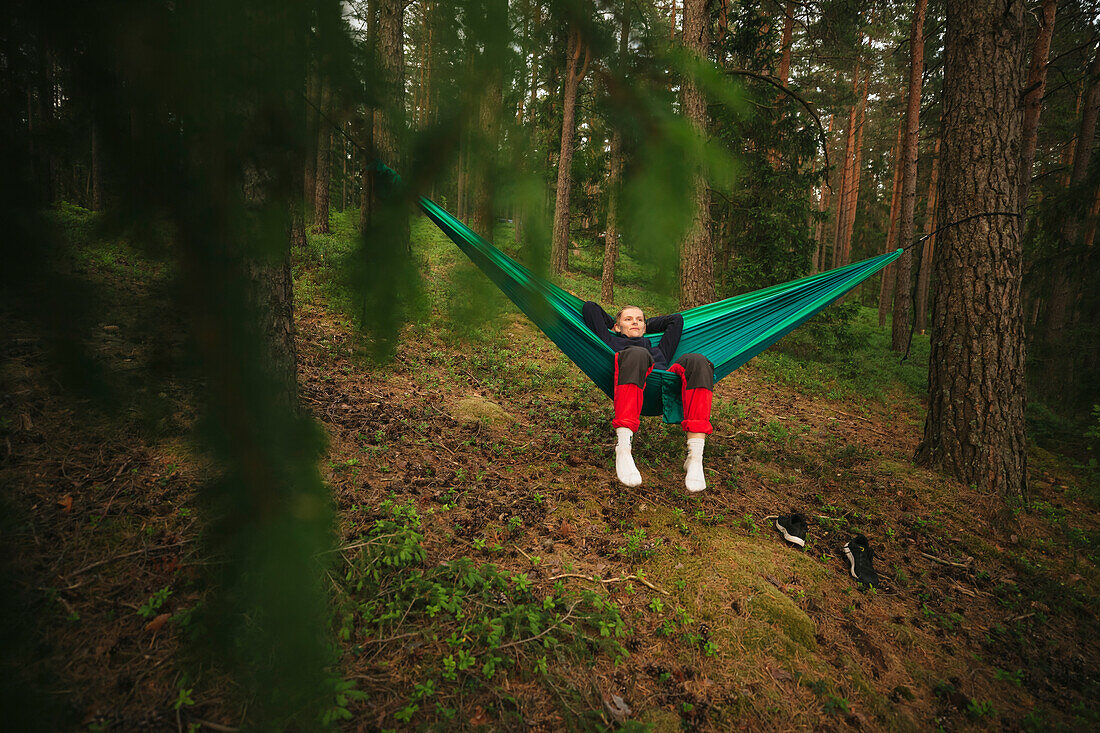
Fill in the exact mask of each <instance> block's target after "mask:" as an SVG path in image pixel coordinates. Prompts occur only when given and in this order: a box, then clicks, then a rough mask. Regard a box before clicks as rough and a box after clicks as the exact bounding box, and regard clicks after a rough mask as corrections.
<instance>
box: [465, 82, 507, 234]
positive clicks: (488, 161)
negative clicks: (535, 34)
mask: <svg viewBox="0 0 1100 733" xmlns="http://www.w3.org/2000/svg"><path fill="white" fill-rule="evenodd" d="M501 103H502V92H501V86H500V82H499V80H495V79H494V80H493V81H490V82H489V88H488V89H486V90H485V91H484V92H483V94H482V98H481V107H480V110H479V115H478V116H479V123H480V134H481V136H482V137H481V140H482V145H481V146H480V148H481V155H479V156H478V158H479V160H478V163H477V164H476V165H474V166H473V167H472V175H471V176H470V178H472V179H473V180H472V186H471V188H472V189H473V191H472V193H473V202H472V203H473V207H472V209H473V210H472V216H471V220H470V228H471V229H473V230H474V231H475V232H477V233H478V234H480V235H481V236H482V238H484V239H485V240H486V241H488V242H491V241H492V240H493V221H494V220H495V217H494V215H493V200H494V195H493V189H494V186H493V175H492V168H493V166H492V161H493V160H494V159H495V152H496V144H497V135H498V130H499V128H500V121H499V117H498V114H499V111H500V108H501Z"/></svg>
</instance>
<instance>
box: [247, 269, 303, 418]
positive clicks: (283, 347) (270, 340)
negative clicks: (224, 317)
mask: <svg viewBox="0 0 1100 733" xmlns="http://www.w3.org/2000/svg"><path fill="white" fill-rule="evenodd" d="M246 269H247V273H248V281H249V286H250V287H249V298H250V300H251V301H252V303H253V306H254V308H253V313H254V314H255V316H256V317H257V322H256V328H257V331H258V332H259V334H260V336H261V338H262V343H263V344H264V347H265V349H264V352H265V353H264V361H265V364H266V366H267V368H268V369H269V370H270V371H271V373H272V374H273V375H274V376H275V377H276V379H277V381H278V383H279V385H280V386H281V387H283V389H281V390H279V391H278V392H277V393H276V394H275V395H273V397H274V398H277V399H280V400H281V399H286V400H288V403H289V406H290V407H291V408H292V409H293V410H295V411H297V410H298V354H297V351H296V348H295V345H294V279H293V278H292V277H291V272H290V251H289V249H288V250H287V251H286V252H285V253H284V256H282V257H280V258H279V259H278V261H274V262H269V261H267V260H264V261H262V262H261V261H259V260H249V261H248V262H247V263H246Z"/></svg>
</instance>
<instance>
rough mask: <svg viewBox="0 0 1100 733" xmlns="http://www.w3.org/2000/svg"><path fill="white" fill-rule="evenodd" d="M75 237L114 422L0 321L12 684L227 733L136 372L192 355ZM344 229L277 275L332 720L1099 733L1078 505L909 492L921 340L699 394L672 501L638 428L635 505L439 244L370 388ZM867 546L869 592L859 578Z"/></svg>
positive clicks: (86, 723)
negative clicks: (303, 421)
mask: <svg viewBox="0 0 1100 733" xmlns="http://www.w3.org/2000/svg"><path fill="white" fill-rule="evenodd" d="M82 217H85V215H83V214H80V213H79V212H76V213H74V214H71V215H70V220H69V221H68V224H69V226H70V234H71V235H73V236H77V237H80V238H81V239H82V244H81V248H80V250H79V253H78V256H77V257H76V258H75V260H74V261H73V262H70V263H68V267H70V268H71V269H72V272H73V274H74V275H76V276H78V277H80V278H83V279H85V280H89V281H91V282H92V284H93V285H94V286H95V288H96V292H99V293H101V295H102V298H101V301H102V302H101V303H100V305H99V308H98V310H97V311H96V313H98V314H100V318H101V321H100V322H98V323H96V327H95V329H94V330H93V332H92V333H91V334H90V336H89V338H88V341H87V345H88V348H89V350H90V351H91V353H93V354H95V355H96V357H97V360H98V361H99V362H100V363H102V364H104V365H106V366H107V367H109V371H110V373H111V374H113V375H114V378H115V379H116V381H118V382H119V384H121V386H122V387H123V388H124V389H125V390H126V391H127V393H128V394H129V402H128V403H127V406H126V408H125V409H122V410H115V411H114V412H113V413H110V412H109V411H107V410H105V409H104V407H103V406H102V405H97V404H96V403H94V402H89V401H86V400H77V399H75V398H73V397H72V395H71V393H70V392H67V391H65V390H63V389H61V388H60V387H59V384H58V381H57V378H56V375H55V371H56V370H55V367H54V366H53V363H54V362H53V361H51V359H50V356H49V354H48V352H47V350H46V349H47V346H48V343H47V341H46V340H45V339H43V337H42V335H41V334H40V333H39V328H38V327H37V326H36V325H35V324H34V323H33V322H32V321H31V320H30V319H29V318H28V316H27V314H26V313H21V312H18V311H12V312H6V313H4V314H2V320H3V323H2V324H0V325H2V326H3V327H4V329H5V332H6V333H7V334H8V338H7V339H6V340H5V341H4V345H3V354H2V356H0V379H2V385H3V388H2V394H3V395H4V396H3V400H4V402H3V413H2V414H3V422H2V424H0V432H2V434H3V438H4V447H3V450H4V457H3V461H2V463H0V481H3V483H4V484H5V485H7V486H10V487H14V489H15V490H14V492H12V496H11V499H10V500H9V501H10V504H11V506H10V511H9V512H8V513H7V514H8V521H7V526H6V527H5V529H4V540H5V547H4V549H5V552H6V554H7V555H8V556H9V559H10V560H11V561H12V563H11V572H10V573H9V575H10V577H11V580H12V587H13V588H14V589H15V591H16V592H15V593H14V594H13V595H11V596H9V599H8V600H7V603H8V604H9V605H12V606H14V605H17V604H22V605H23V607H29V608H31V609H33V614H31V615H29V616H28V615H27V614H22V615H20V616H18V618H21V619H23V621H22V622H21V623H23V624H24V626H23V627H20V628H18V629H9V631H8V633H9V635H10V636H11V638H12V639H13V640H16V641H18V642H19V643H16V644H13V647H12V648H13V649H14V650H15V654H16V659H18V660H19V664H20V667H21V672H20V674H19V675H18V684H13V685H12V686H11V688H12V689H17V690H20V691H22V692H21V693H20V694H24V695H26V696H27V697H26V698H25V699H27V700H31V699H34V696H35V695H37V696H40V699H41V700H45V701H52V706H51V707H50V708H49V709H52V710H54V711H55V714H56V715H57V719H56V721H42V720H39V721H38V722H39V723H48V725H46V727H47V728H49V727H53V728H59V729H64V728H66V727H69V728H75V729H95V730H107V729H112V730H134V729H138V728H139V727H143V726H144V727H145V728H147V729H150V730H160V729H165V730H175V729H177V728H178V729H184V728H187V727H188V726H189V725H192V726H210V727H212V728H213V729H215V730H217V729H221V730H225V729H227V728H235V727H238V726H240V725H241V723H242V721H244V722H247V708H248V701H247V700H244V699H241V696H240V695H239V693H238V692H237V690H236V689H235V688H234V687H233V685H232V683H231V682H230V681H229V680H227V679H226V678H224V677H223V676H221V675H220V674H218V673H217V672H216V671H214V670H210V669H204V668H201V667H196V666H195V664H194V663H193V661H192V658H191V655H190V654H189V653H188V651H187V650H188V649H189V648H190V645H191V643H192V642H191V641H189V639H190V638H191V636H192V635H193V633H192V632H193V631H194V629H193V628H192V627H191V626H190V625H189V619H190V611H191V610H192V609H193V608H194V607H195V606H196V605H197V604H200V603H201V599H202V577H203V576H202V573H201V570H202V568H203V567H204V564H205V563H207V562H209V561H210V559H209V558H207V557H204V555H203V553H202V549H201V545H200V544H199V543H198V542H196V541H195V540H196V538H197V537H198V532H199V528H200V527H201V526H202V517H201V513H200V512H199V510H198V509H197V507H196V506H195V503H194V502H195V496H194V486H195V484H196V483H197V482H198V481H200V480H201V478H202V477H203V476H204V475H205V473H206V472H207V471H208V468H207V467H206V464H205V463H204V461H203V460H202V458H201V456H198V455H196V451H195V450H194V449H193V448H192V447H191V443H190V441H189V440H188V438H187V435H188V431H189V430H190V428H191V426H192V425H193V422H194V420H195V405H194V397H193V394H192V392H193V389H192V386H191V385H187V384H181V383H173V384H172V386H171V387H169V388H164V389H161V388H158V391H156V392H155V393H151V394H147V393H146V391H147V390H146V388H145V386H144V383H143V379H142V375H143V374H145V373H146V370H150V369H155V368H157V367H158V365H163V364H164V363H166V362H169V361H171V359H178V358H180V356H181V355H180V354H179V353H178V351H179V340H178V336H177V335H174V329H175V328H176V326H175V324H176V320H177V319H175V317H174V316H173V313H172V309H171V305H170V301H169V300H168V298H167V296H166V294H165V291H166V290H167V289H168V288H167V287H166V281H167V280H168V278H169V275H168V274H167V273H166V271H165V270H166V268H165V267H164V266H162V265H158V264H156V263H154V262H152V261H150V260H149V259H148V257H147V256H146V255H143V254H142V253H141V252H139V251H137V250H136V249H135V248H133V247H129V246H127V245H126V244H125V243H120V242H115V241H112V242H100V241H97V240H95V238H94V237H91V236H89V235H88V234H87V231H86V228H84V223H86V222H84V220H83V218H82ZM74 222H75V223H74ZM82 222H83V223H82ZM337 223H338V225H339V226H338V230H337V234H335V235H332V236H330V237H318V238H315V239H313V240H312V241H311V244H310V250H309V251H308V252H304V253H299V254H300V256H299V262H298V264H297V265H296V278H297V283H296V284H297V297H298V303H297V319H298V321H297V325H298V336H299V359H300V380H299V381H300V385H301V394H302V400H303V402H304V404H305V405H306V406H307V408H308V409H309V411H310V412H311V413H312V414H313V415H314V416H315V418H316V419H317V420H318V421H319V422H320V423H321V425H322V426H323V428H324V430H325V431H326V433H327V435H328V439H329V448H328V451H327V454H326V457H325V461H324V465H323V473H324V476H325V479H326V481H327V482H328V484H329V485H330V486H331V487H332V491H333V497H334V502H335V503H336V506H337V511H338V524H339V526H338V534H337V538H338V542H339V547H338V550H339V551H338V552H335V553H333V558H334V562H333V563H331V564H330V565H329V566H328V571H329V572H330V574H331V576H332V578H333V583H334V591H333V633H334V635H335V637H336V638H337V639H339V640H340V657H339V662H338V665H337V666H336V667H334V669H333V680H334V682H333V686H334V695H333V703H332V709H331V711H330V713H329V714H328V716H327V717H326V725H332V726H337V727H345V728H347V729H349V730H359V729H362V730H374V729H444V728H458V729H471V730H475V729H481V730H491V729H504V730H513V729H521V728H522V729H526V728H533V729H536V730H559V729H584V730H589V729H601V728H612V727H623V728H627V729H646V728H648V729H652V730H659V731H660V730H679V729H687V730H730V729H745V730H788V729H806V728H813V729H820V730H841V729H848V728H857V729H873V730H927V729H932V728H940V729H944V730H965V729H987V728H990V729H992V728H1007V729H1020V728H1023V729H1029V730H1032V729H1035V730H1037V729H1048V728H1049V729H1055V730H1057V729H1067V730H1068V729H1071V728H1072V729H1082V728H1085V729H1087V728H1090V727H1095V726H1097V724H1098V723H1100V718H1098V716H1097V712H1096V709H1095V704H1094V702H1093V703H1090V702H1089V700H1093V701H1095V699H1097V693H1098V692H1100V690H1098V681H1097V670H1098V663H1097V661H1096V660H1097V658H1098V657H1097V652H1098V649H1097V646H1098V641H1097V639H1098V638H1100V636H1098V634H1097V632H1098V631H1100V628H1098V626H1100V623H1098V620H1097V616H1096V609H1097V605H1096V599H1097V595H1098V588H1100V585H1098V584H1100V577H1098V573H1097V565H1096V563H1097V540H1098V533H1097V519H1096V512H1095V508H1096V505H1095V503H1094V498H1095V494H1090V493H1089V490H1088V488H1089V487H1087V486H1086V485H1085V484H1084V483H1083V480H1082V479H1081V477H1080V476H1079V475H1078V474H1076V473H1074V472H1073V471H1072V470H1070V468H1069V467H1068V466H1067V464H1066V463H1065V462H1063V461H1061V460H1060V459H1058V458H1057V457H1055V456H1052V455H1050V454H1046V453H1044V452H1042V451H1040V450H1038V449H1035V450H1034V452H1033V455H1032V456H1031V460H1030V465H1031V486H1032V492H1033V495H1032V499H1033V502H1032V507H1031V509H1030V510H1029V511H1022V510H1019V509H1016V510H1012V509H1008V510H1006V509H1004V508H1003V504H1002V500H1001V499H1000V498H999V497H997V496H987V495H982V494H981V493H980V492H978V491H976V490H974V489H973V488H969V487H966V486H962V485H959V484H957V483H956V482H954V481H951V480H949V479H946V478H944V477H943V476H939V475H937V474H934V473H931V472H927V471H924V470H921V469H918V468H916V467H914V466H913V464H912V462H911V460H910V458H911V456H912V455H913V451H914V449H915V447H916V444H917V442H918V440H919V438H920V430H921V425H922V422H923V410H922V407H921V402H920V391H919V390H920V384H921V378H920V374H921V371H922V368H923V367H922V365H921V363H920V360H921V359H926V358H927V340H924V341H923V342H922V341H920V340H919V339H918V342H917V343H916V344H915V356H914V361H916V362H917V363H910V364H908V365H904V366H900V367H899V366H898V365H897V364H896V362H895V360H894V359H893V358H891V357H889V356H888V355H887V354H886V353H885V348H884V342H885V337H884V335H883V334H881V333H880V332H879V331H878V329H877V326H875V325H874V324H873V323H871V321H870V318H871V317H872V315H871V314H869V313H861V314H859V315H858V316H857V318H856V320H855V325H854V326H853V327H852V328H851V329H849V330H848V331H844V329H843V328H841V327H838V326H836V325H835V324H834V326H820V325H819V326H815V328H820V329H823V330H821V331H820V333H817V334H816V335H815V337H814V338H811V337H803V338H798V337H796V338H794V339H792V340H791V341H790V342H788V343H787V344H786V346H785V350H783V351H772V352H769V353H767V354H765V355H763V356H761V357H760V358H758V359H756V360H754V361H753V362H752V363H750V364H749V365H748V366H747V367H745V368H743V369H741V370H739V371H738V372H736V373H735V374H733V375H732V376H730V377H729V378H727V379H726V380H724V381H723V382H721V383H720V384H719V386H718V388H717V390H716V394H715V396H716V400H715V404H716V410H715V420H714V422H715V425H716V433H715V435H714V436H713V437H712V438H711V439H710V440H709V441H708V444H707V456H706V465H707V481H708V484H709V488H708V490H707V491H706V492H704V493H703V494H701V495H689V494H688V493H686V492H685V491H684V490H683V487H682V471H681V469H680V464H681V463H682V457H683V455H682V454H683V437H682V433H680V431H679V428H678V427H676V426H665V425H662V424H660V423H659V422H657V421H656V420H654V419H647V420H646V421H644V423H643V428H642V431H641V432H640V433H639V435H638V436H637V438H636V443H635V455H636V457H637V459H638V464H639V468H640V470H641V471H642V473H643V476H644V477H645V482H644V484H643V485H642V486H641V487H639V488H638V489H625V488H624V487H621V486H619V485H618V483H617V482H616V481H615V478H614V472H613V467H612V464H611V445H612V436H611V431H610V429H609V427H608V421H609V419H610V405H609V403H607V402H606V400H605V399H604V398H603V395H602V394H601V393H600V392H599V391H598V390H597V389H596V388H595V387H593V386H592V385H591V384H589V383H588V382H587V381H586V379H585V378H584V377H583V375H581V374H580V372H579V371H578V370H577V369H576V368H575V367H573V366H572V365H570V364H569V363H568V361H566V360H565V359H564V358H563V357H562V356H561V355H560V353H558V352H557V351H556V349H555V348H554V347H553V345H552V344H550V343H549V342H548V341H547V340H546V339H545V338H544V337H542V336H541V335H540V334H539V333H538V332H537V331H535V330H533V329H532V327H531V326H530V325H529V323H528V322H527V321H526V320H525V319H524V318H523V317H521V316H519V315H516V314H515V313H514V311H512V310H511V309H510V308H509V307H508V306H507V304H506V303H505V302H504V301H503V300H502V299H501V298H500V296H499V294H497V293H495V292H494V291H493V290H492V289H491V288H489V287H487V286H485V285H484V284H483V283H482V282H481V281H480V280H479V279H478V276H476V275H474V274H472V273H471V272H470V271H469V265H468V263H466V262H464V261H463V260H462V258H461V255H459V254H458V253H457V251H456V250H455V249H454V248H453V247H451V246H450V245H449V244H448V243H447V242H446V240H445V239H443V238H442V237H441V235H439V234H438V233H437V232H435V231H433V230H432V229H431V227H430V224H428V223H427V222H426V221H423V220H420V221H418V222H417V223H416V225H415V227H414V235H415V236H414V242H415V256H416V257H417V260H418V264H419V265H420V266H421V268H422V270H423V272H424V273H425V277H424V292H423V297H422V298H421V299H420V301H419V302H417V303H415V304H410V311H413V312H416V313H417V314H418V315H417V317H418V320H417V322H416V323H414V324H413V325H412V326H410V327H409V328H407V329H406V331H405V332H404V338H403V340H402V342H401V344H400V346H399V347H398V351H397V354H396V358H395V359H394V360H393V362H392V363H388V364H385V365H375V364H373V363H371V362H370V361H369V360H368V359H367V358H366V354H367V353H369V352H370V351H371V346H372V345H371V344H370V343H368V342H365V341H364V339H363V338H362V337H361V336H359V335H357V332H356V329H355V328H354V327H353V325H352V322H353V321H354V314H355V309H354V307H353V303H354V302H355V301H354V297H353V295H351V294H350V293H349V291H348V290H347V289H346V288H345V286H344V285H343V282H344V281H343V279H342V278H341V276H340V274H339V273H340V268H339V266H338V265H339V262H340V261H341V259H342V258H344V257H347V256H350V255H349V253H350V252H351V247H350V240H351V236H350V230H349V226H350V223H349V220H348V219H345V218H342V217H337ZM78 225H79V226H78ZM592 264H593V263H589V262H588V260H587V256H586V255H585V254H582V255H581V257H580V258H579V262H578V263H577V271H578V273H580V274H577V275H575V276H573V277H571V278H570V279H569V281H568V283H567V285H568V287H570V289H572V290H574V291H575V292H577V294H578V295H581V296H582V297H592V296H593V295H595V294H596V293H597V292H598V289H599V283H598V281H597V280H595V279H593V278H591V277H589V276H587V275H585V274H584V273H586V272H594V271H595V268H594V266H592ZM624 273H625V274H624V280H625V282H624V283H622V284H620V289H621V292H620V293H619V297H620V299H621V300H623V301H624V302H634V303H638V304H639V305H642V306H643V307H646V308H648V309H651V310H653V311H654V312H657V311H663V310H665V309H667V308H668V307H669V304H668V301H667V300H662V299H660V298H659V297H654V296H650V295H647V294H646V293H645V292H644V291H643V290H642V289H641V287H640V286H641V284H642V283H644V282H645V277H646V273H645V271H644V269H643V268H640V267H638V266H636V265H634V264H633V263H631V262H630V261H629V260H628V261H627V263H626V265H625V266H624ZM413 305H415V307H413ZM151 324H156V325H155V327H154V326H153V325H151ZM810 333H811V334H813V333H814V332H812V331H811V332H810ZM838 333H840V334H841V336H842V338H841V339H840V341H839V342H838V344H839V349H838V348H835V347H836V344H834V348H832V350H831V351H830V350H828V349H826V350H823V349H822V348H820V344H821V343H825V342H828V338H827V337H828V336H830V335H831V336H833V337H835V336H836V334H838ZM817 336H819V337H820V338H817ZM845 349H848V350H849V352H848V353H845V351H844V350H845ZM790 511H800V512H802V513H804V514H806V515H808V516H809V517H810V537H809V541H808V542H807V546H806V548H805V549H803V550H796V549H792V548H790V547H787V546H786V545H785V544H784V543H783V541H782V539H780V537H779V535H778V533H777V532H776V531H775V529H774V526H773V522H774V516H775V515H777V514H785V513H788V512H790ZM994 517H995V518H996V519H991V518H994ZM856 533H864V534H866V535H867V536H868V537H869V538H870V540H871V543H872V546H873V547H874V548H875V550H876V553H877V556H876V567H877V569H878V571H879V574H880V576H881V577H882V580H883V583H882V587H881V588H880V589H878V590H872V589H865V588H860V587H859V586H858V585H857V584H856V583H855V581H854V580H853V579H852V578H851V577H850V576H849V575H848V568H847V563H846V562H845V561H844V559H843V556H842V554H841V552H840V547H841V546H842V545H843V544H844V543H845V542H846V541H848V540H849V539H850V538H851V537H852V536H854V535H855V534H856ZM13 617H14V616H13ZM37 709H43V708H41V707H39V708H37Z"/></svg>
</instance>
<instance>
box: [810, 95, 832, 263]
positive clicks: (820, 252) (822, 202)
mask: <svg viewBox="0 0 1100 733" xmlns="http://www.w3.org/2000/svg"><path fill="white" fill-rule="evenodd" d="M835 122H836V115H835V114H832V115H829V131H828V132H827V133H825V146H826V149H827V147H828V145H829V138H831V137H832V136H833V126H834V123H835ZM832 190H833V189H832V186H830V185H829V171H825V176H824V177H823V178H822V179H821V191H820V193H819V194H818V197H817V212H818V214H820V217H819V218H818V220H817V227H816V229H815V231H814V242H816V246H815V247H814V257H813V271H814V272H815V273H817V272H821V271H822V270H824V269H825V214H826V212H828V211H829V198H830V196H831V194H832Z"/></svg>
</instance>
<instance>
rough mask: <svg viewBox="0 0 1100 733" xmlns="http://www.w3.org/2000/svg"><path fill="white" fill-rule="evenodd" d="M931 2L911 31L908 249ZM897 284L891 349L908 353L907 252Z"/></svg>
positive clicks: (922, 5) (905, 189)
mask: <svg viewBox="0 0 1100 733" xmlns="http://www.w3.org/2000/svg"><path fill="white" fill-rule="evenodd" d="M927 7H928V0H917V4H916V7H915V8H914V9H913V22H912V24H911V25H910V29H909V52H910V63H909V97H908V106H907V107H906V110H905V137H904V138H903V139H902V148H901V149H902V154H901V160H902V166H903V167H902V169H901V211H900V212H899V217H900V218H899V222H898V245H899V246H901V247H907V246H909V244H911V243H912V241H913V211H914V209H915V208H916V202H917V142H918V140H919V131H920V95H921V77H922V75H923V73H924V11H925V9H926V8H927ZM896 263H897V278H896V280H895V282H894V318H893V323H892V324H891V325H892V328H891V344H890V346H891V348H892V349H893V350H894V351H905V349H906V348H907V347H908V345H909V329H910V328H911V322H910V319H911V311H912V305H913V304H912V298H913V294H912V291H911V287H912V285H911V283H910V272H911V271H912V267H913V261H912V254H911V253H910V252H909V251H908V250H907V251H906V252H905V253H904V254H902V256H901V257H899V258H898V259H897V260H896Z"/></svg>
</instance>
